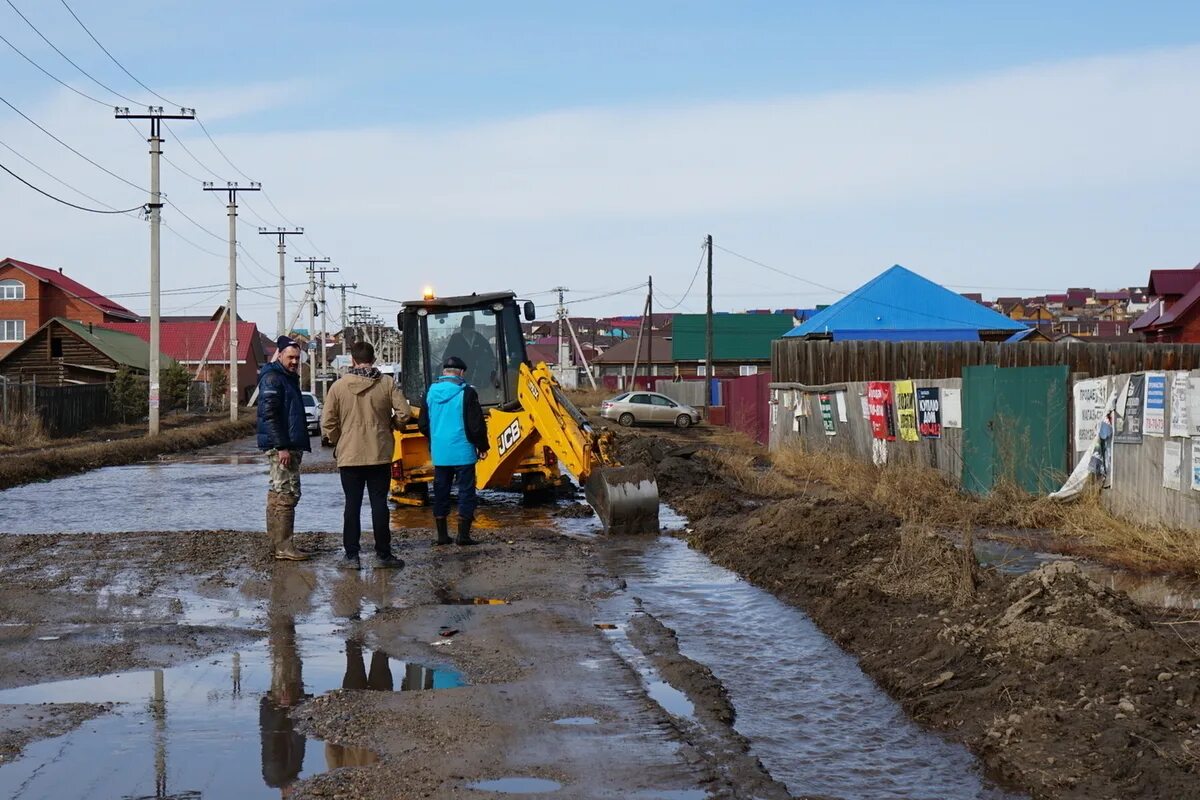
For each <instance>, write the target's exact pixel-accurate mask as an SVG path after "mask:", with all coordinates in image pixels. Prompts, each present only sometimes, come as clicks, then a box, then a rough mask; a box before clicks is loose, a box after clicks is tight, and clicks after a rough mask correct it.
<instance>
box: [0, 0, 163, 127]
mask: <svg viewBox="0 0 1200 800" xmlns="http://www.w3.org/2000/svg"><path fill="white" fill-rule="evenodd" d="M60 2H61V3H62V4H63V8H65V9H66V10H67V12H68V13H69V14H70V15H71V16H72V17H74V18H75V21H76V22H78V23H79V27H81V28H83V31H84V33H86V34H87V35H88V36H89V37H91V40H92V41H93V42H95V43H96V46H97V47H99V48H100V49H101V50H103V51H104V55H106V56H108V57H109V59H110V60H111V61H112V62H113V63H114V64H116V65H117V66H118V67H120V68H121V71H122V72H124V73H125V74H126V75H128V76H129V77H130V78H132V79H133V82H134V83H136V84H137V85H138V86H140V87H142V88H143V89H145V90H146V91H147V92H149V93H150V94H152V95H154V96H155V97H157V98H158V99H159V100H162V101H163V102H164V103H166V104H167V105H172V106H177V105H179V103H175V102H172V101H171V100H168V99H167V98H165V97H163V96H162V95H161V94H159V93H158V92H156V91H154V90H153V89H151V88H150V87H149V86H147V85H146V84H144V83H142V82H141V81H140V80H138V79H137V76H135V75H134V74H133V73H132V72H130V71H129V70H127V69H125V65H124V64H122V63H121V62H120V61H117V57H116V56H114V55H113V54H112V53H110V52H108V48H107V47H105V46H104V45H102V44H100V40H99V39H97V38H96V36H95V35H94V34H93V33H92V32H91V30H90V29H89V28H88V26H87V25H84V24H83V20H81V19H80V18H79V15H78V14H76V13H75V11H74V9H72V8H71V7H70V6H69V5H67V0H60ZM9 5H11V2H10V3H9ZM18 13H19V12H18ZM130 102H132V101H130Z"/></svg>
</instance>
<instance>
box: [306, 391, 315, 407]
mask: <svg viewBox="0 0 1200 800" xmlns="http://www.w3.org/2000/svg"><path fill="white" fill-rule="evenodd" d="M304 405H305V407H306V408H315V407H316V405H317V398H315V397H313V396H312V395H311V394H306V395H304Z"/></svg>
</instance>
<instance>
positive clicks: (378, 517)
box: [338, 464, 392, 556]
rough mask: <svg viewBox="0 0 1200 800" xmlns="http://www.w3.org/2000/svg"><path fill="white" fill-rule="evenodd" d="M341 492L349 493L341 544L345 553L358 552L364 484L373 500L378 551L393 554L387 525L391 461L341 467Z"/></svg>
mask: <svg viewBox="0 0 1200 800" xmlns="http://www.w3.org/2000/svg"><path fill="white" fill-rule="evenodd" d="M338 471H339V472H340V473H341V474H342V491H343V492H344V493H345V494H346V513H345V516H344V517H343V519H342V544H343V545H344V546H345V548H346V555H348V556H356V555H358V540H359V539H360V538H361V537H362V523H361V522H360V518H361V516H362V499H363V487H366V490H367V497H369V498H370V500H371V529H372V530H373V531H374V532H375V552H376V553H377V554H379V555H381V556H388V555H391V554H392V531H391V529H390V528H389V527H388V488H389V484H390V483H391V480H392V465H391V464H373V465H371V466H369V467H342V468H340V469H339V470H338Z"/></svg>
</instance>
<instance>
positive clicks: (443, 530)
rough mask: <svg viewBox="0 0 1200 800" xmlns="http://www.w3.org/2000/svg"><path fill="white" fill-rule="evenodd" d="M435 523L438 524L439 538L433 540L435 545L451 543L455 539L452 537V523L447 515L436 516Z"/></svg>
mask: <svg viewBox="0 0 1200 800" xmlns="http://www.w3.org/2000/svg"><path fill="white" fill-rule="evenodd" d="M433 524H434V525H436V526H437V538H436V539H434V540H433V544H434V546H435V547H436V546H438V545H443V544H451V543H452V542H453V541H454V540H453V539H451V538H450V524H449V521H448V520H447V519H446V518H445V517H434V518H433Z"/></svg>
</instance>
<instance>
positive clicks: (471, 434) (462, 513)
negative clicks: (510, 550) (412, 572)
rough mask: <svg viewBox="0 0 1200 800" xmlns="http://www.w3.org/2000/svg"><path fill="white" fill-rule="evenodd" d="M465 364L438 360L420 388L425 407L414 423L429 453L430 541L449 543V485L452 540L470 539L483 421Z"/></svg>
mask: <svg viewBox="0 0 1200 800" xmlns="http://www.w3.org/2000/svg"><path fill="white" fill-rule="evenodd" d="M466 371H467V365H466V363H465V362H464V361H463V360H462V359H461V358H459V357H458V356H450V357H449V358H447V359H446V360H445V362H443V363H442V376H441V377H440V378H438V379H437V381H435V382H434V384H433V385H432V386H430V387H429V391H428V392H427V393H426V394H425V408H424V409H422V411H421V415H420V416H419V417H418V418H417V427H418V428H420V430H421V433H422V434H424V436H425V438H426V439H428V440H429V453H430V455H431V456H432V457H433V521H434V524H435V525H436V526H437V540H436V541H435V542H434V544H437V545H443V544H450V542H451V539H450V533H449V529H448V521H447V518H448V517H449V516H450V486H451V484H452V483H453V484H454V485H455V486H456V487H457V489H458V537H457V538H456V539H454V540H453V541H454V543H455V544H459V545H472V544H475V543H476V542H475V540H474V539H472V538H471V522H472V521H473V520H474V519H475V462H477V461H478V460H479V459H481V458H483V457H484V456H486V455H487V452H488V437H487V424H486V423H485V422H484V420H483V408H482V407H481V406H480V405H479V394H478V393H477V392H476V391H475V387H474V386H471V384H469V383H467V381H466V378H464V377H463V376H464V375H465V374H466Z"/></svg>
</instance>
